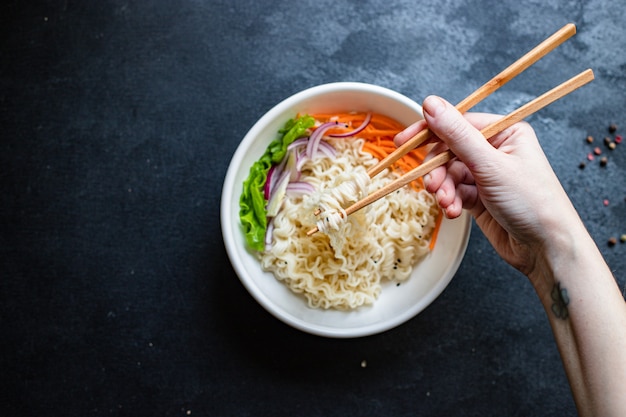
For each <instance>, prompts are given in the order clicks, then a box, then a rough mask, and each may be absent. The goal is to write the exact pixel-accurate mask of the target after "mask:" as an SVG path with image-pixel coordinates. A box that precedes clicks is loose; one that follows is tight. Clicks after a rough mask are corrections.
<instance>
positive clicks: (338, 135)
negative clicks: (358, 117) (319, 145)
mask: <svg viewBox="0 0 626 417" xmlns="http://www.w3.org/2000/svg"><path fill="white" fill-rule="evenodd" d="M370 120H372V113H367V116H365V120H363V123H361V125H360V126H359V127H357V128H356V129H354V130H351V131H349V132H345V133H331V134H329V135H328V136H330V137H331V138H347V137H349V136H354V135H356V134H357V133H359V132H361V131H362V130H363V129H365V128H366V127H367V125H368V124H369V123H370Z"/></svg>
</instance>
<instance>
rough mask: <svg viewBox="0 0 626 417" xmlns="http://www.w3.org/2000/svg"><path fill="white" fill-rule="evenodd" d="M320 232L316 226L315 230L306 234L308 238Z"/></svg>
mask: <svg viewBox="0 0 626 417" xmlns="http://www.w3.org/2000/svg"><path fill="white" fill-rule="evenodd" d="M319 231H320V229H319V228H318V227H317V226H315V227H314V228H313V229H311V230H309V231H308V232H306V235H307V236H313V235H314V234H315V233H317V232H319Z"/></svg>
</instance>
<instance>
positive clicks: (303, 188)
mask: <svg viewBox="0 0 626 417" xmlns="http://www.w3.org/2000/svg"><path fill="white" fill-rule="evenodd" d="M314 192H315V187H313V185H312V184H309V183H308V182H304V181H294V182H290V183H289V184H288V185H287V195H289V196H293V197H296V196H303V195H310V194H313V193H314Z"/></svg>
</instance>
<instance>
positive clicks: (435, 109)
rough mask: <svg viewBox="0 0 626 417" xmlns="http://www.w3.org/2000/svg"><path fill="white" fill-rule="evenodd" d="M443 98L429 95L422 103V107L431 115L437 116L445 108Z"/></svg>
mask: <svg viewBox="0 0 626 417" xmlns="http://www.w3.org/2000/svg"><path fill="white" fill-rule="evenodd" d="M445 107H446V105H445V103H444V102H443V100H442V99H441V98H439V97H437V96H428V97H426V98H425V99H424V102H423V103H422V108H423V110H424V112H425V113H428V115H429V116H430V117H437V116H438V115H439V114H441V112H442V111H443V110H444V109H445Z"/></svg>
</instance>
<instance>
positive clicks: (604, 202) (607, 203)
mask: <svg viewBox="0 0 626 417" xmlns="http://www.w3.org/2000/svg"><path fill="white" fill-rule="evenodd" d="M602 204H604V205H605V206H608V205H609V200H608V199H606V198H605V199H604V201H602Z"/></svg>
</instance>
